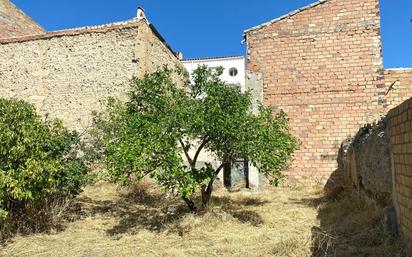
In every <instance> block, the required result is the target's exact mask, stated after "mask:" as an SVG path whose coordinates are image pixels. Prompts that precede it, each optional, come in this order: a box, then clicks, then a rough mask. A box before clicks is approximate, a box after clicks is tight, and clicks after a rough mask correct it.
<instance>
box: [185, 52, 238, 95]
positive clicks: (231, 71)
mask: <svg viewBox="0 0 412 257" xmlns="http://www.w3.org/2000/svg"><path fill="white" fill-rule="evenodd" d="M182 63H183V65H184V66H185V68H186V69H187V71H188V72H189V73H190V74H192V72H193V71H194V70H195V69H197V68H198V67H199V66H202V65H206V66H207V67H209V68H212V69H213V68H217V67H223V69H224V70H223V74H222V75H221V76H220V79H222V80H223V81H226V82H227V83H230V84H237V85H239V86H240V88H241V89H242V91H245V89H246V88H245V84H246V62H245V57H244V56H228V57H214V58H198V59H186V60H183V61H182Z"/></svg>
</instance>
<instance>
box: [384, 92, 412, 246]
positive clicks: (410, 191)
mask: <svg viewBox="0 0 412 257" xmlns="http://www.w3.org/2000/svg"><path fill="white" fill-rule="evenodd" d="M388 120H389V123H388V126H389V129H388V131H389V136H390V144H391V152H392V167H393V174H394V185H395V186H394V200H395V202H396V203H397V207H398V214H399V221H400V228H401V231H402V232H403V233H404V234H405V235H406V236H407V237H408V238H409V239H411V240H412V98H410V99H409V100H407V101H405V102H403V103H402V104H401V105H399V106H397V107H396V108H394V109H392V110H391V111H389V114H388Z"/></svg>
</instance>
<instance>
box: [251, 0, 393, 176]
mask: <svg viewBox="0 0 412 257" xmlns="http://www.w3.org/2000/svg"><path fill="white" fill-rule="evenodd" d="M245 36H246V39H247V43H248V60H249V63H248V72H249V77H254V76H261V77H262V78H263V102H264V105H266V106H270V107H272V108H273V109H275V110H276V109H283V110H285V111H286V112H287V113H288V115H289V117H290V125H291V128H292V130H293V133H294V134H295V135H296V136H298V137H299V138H300V139H301V141H302V143H303V144H302V147H301V149H300V150H299V151H298V152H297V153H296V155H295V157H296V158H295V159H296V160H295V162H294V165H293V167H292V168H291V170H290V173H291V174H308V175H309V174H316V175H329V174H330V172H332V171H333V170H335V169H336V168H337V161H336V159H337V154H338V150H339V147H340V145H341V143H342V141H343V140H344V139H345V138H347V137H348V136H353V135H354V134H355V133H356V132H357V131H358V129H359V127H360V126H361V125H363V124H365V123H367V122H368V121H370V120H373V119H375V118H376V117H377V116H379V115H380V114H382V113H384V112H385V110H386V107H387V106H386V104H385V97H384V94H385V91H386V89H385V80H384V74H383V64H382V56H381V36H380V16H379V1H378V0H326V1H325V0H323V1H320V2H318V3H316V4H314V5H312V6H311V7H310V8H306V9H304V10H301V11H298V12H296V13H293V14H291V15H289V16H285V17H282V18H280V19H277V20H275V21H273V22H270V23H268V24H265V25H263V26H260V27H256V28H253V29H251V30H249V31H246V32H245Z"/></svg>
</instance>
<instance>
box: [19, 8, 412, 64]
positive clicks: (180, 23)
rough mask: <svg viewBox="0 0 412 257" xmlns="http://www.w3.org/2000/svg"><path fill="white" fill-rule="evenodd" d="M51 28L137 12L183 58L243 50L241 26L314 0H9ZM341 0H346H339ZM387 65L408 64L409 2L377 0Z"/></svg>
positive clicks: (411, 36)
mask: <svg viewBox="0 0 412 257" xmlns="http://www.w3.org/2000/svg"><path fill="white" fill-rule="evenodd" d="M12 1H13V2H14V3H15V4H16V5H17V6H18V7H20V8H21V9H23V10H24V11H25V12H26V13H28V14H29V15H30V16H31V17H33V18H34V19H35V20H36V21H37V22H38V23H39V24H40V25H42V26H43V27H44V28H46V29H47V30H49V31H52V30H58V29H65V28H73V27H80V26H86V25H97V24H103V23H110V22H114V21H119V20H126V19H130V18H132V17H134V16H135V13H136V9H137V6H139V5H140V6H143V8H145V10H146V14H147V16H148V18H149V20H150V21H151V22H152V23H153V24H154V25H155V26H156V28H157V29H158V30H159V31H160V33H161V34H162V35H163V36H164V38H165V39H166V41H167V42H168V43H169V44H170V46H171V47H172V48H173V49H174V50H175V51H181V52H183V54H184V57H185V58H189V57H190V58H194V57H208V56H224V55H243V54H244V53H245V48H244V46H242V45H241V44H240V42H241V40H242V32H243V30H245V29H247V28H249V27H252V26H255V25H259V24H261V23H263V22H265V21H268V20H271V19H274V18H276V17H278V16H280V15H282V14H285V13H288V12H290V11H293V10H295V9H297V8H299V7H302V6H305V5H307V4H310V3H312V2H314V0H283V1H280V0H258V1H250V0H205V1H197V0H175V1H170V0H169V1H167V0H157V1H155V0H57V1H56V0H35V1H28V0H12ZM343 1H344V0H343ZM381 13H382V36H383V53H384V63H385V67H386V68H391V67H412V22H410V19H411V17H412V1H411V0H381Z"/></svg>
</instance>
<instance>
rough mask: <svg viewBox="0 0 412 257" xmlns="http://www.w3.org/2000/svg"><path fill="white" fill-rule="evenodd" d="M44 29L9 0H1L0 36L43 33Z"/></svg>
mask: <svg viewBox="0 0 412 257" xmlns="http://www.w3.org/2000/svg"><path fill="white" fill-rule="evenodd" d="M42 33H44V30H43V28H42V27H40V26H39V25H38V24H37V23H36V22H35V21H33V20H32V19H31V18H30V17H28V16H27V15H26V14H25V13H24V12H23V11H21V10H20V9H18V8H17V7H16V6H15V5H14V4H13V3H11V2H10V1H9V0H0V38H10V37H19V36H26V35H35V34H42Z"/></svg>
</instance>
